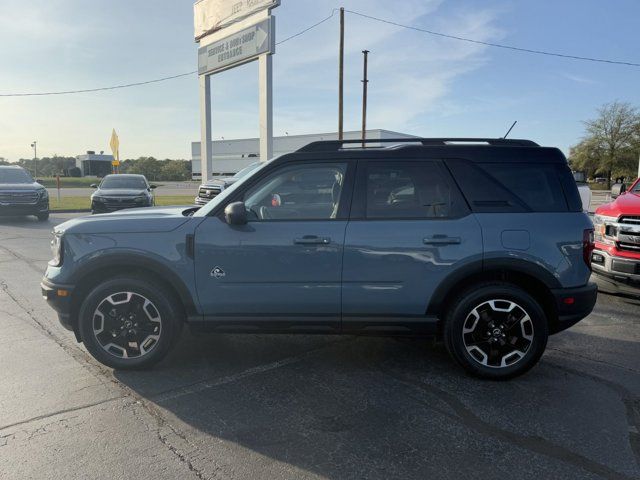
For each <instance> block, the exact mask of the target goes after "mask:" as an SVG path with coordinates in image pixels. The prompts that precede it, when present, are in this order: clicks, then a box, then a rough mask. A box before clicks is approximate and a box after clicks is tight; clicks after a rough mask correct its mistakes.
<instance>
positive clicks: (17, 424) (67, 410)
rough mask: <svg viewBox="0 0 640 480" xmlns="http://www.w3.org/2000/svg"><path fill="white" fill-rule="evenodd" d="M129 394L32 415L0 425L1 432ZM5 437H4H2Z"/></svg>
mask: <svg viewBox="0 0 640 480" xmlns="http://www.w3.org/2000/svg"><path fill="white" fill-rule="evenodd" d="M126 397H127V396H126V395H125V396H119V397H111V398H107V399H104V400H100V401H99V402H94V403H87V404H84V405H79V406H77V407H73V408H66V409H64V410H57V411H55V412H51V413H47V414H45V415H38V416H37V417H31V418H28V419H26V420H21V421H19V422H16V423H11V424H9V425H3V426H0V432H2V431H4V430H8V429H10V428H15V427H19V426H22V425H27V424H29V423H33V422H37V421H39V420H45V419H47V418H52V417H55V416H57V415H64V414H66V413H71V412H78V411H80V410H86V409H87V408H92V407H97V406H98V405H103V404H105V403H109V402H113V401H115V400H121V399H123V398H126ZM0 438H3V437H0Z"/></svg>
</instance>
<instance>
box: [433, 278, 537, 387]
mask: <svg viewBox="0 0 640 480" xmlns="http://www.w3.org/2000/svg"><path fill="white" fill-rule="evenodd" d="M548 336H549V332H548V325H547V318H546V315H545V313H544V311H543V310H542V308H541V306H540V305H539V304H538V302H537V301H536V300H535V299H534V298H533V297H532V296H531V295H529V294H528V293H526V292H525V291H524V290H522V289H520V288H518V287H516V286H514V285H511V284H508V283H485V284H481V285H479V286H478V287H475V288H472V289H469V290H466V291H465V292H463V293H462V294H461V295H460V296H459V297H458V298H457V299H456V300H455V301H454V303H453V305H452V306H451V308H450V309H449V311H448V312H447V315H446V319H445V325H444V339H445V344H446V347H447V350H448V351H449V353H450V354H451V356H452V357H453V358H454V359H455V360H456V361H457V362H458V363H459V364H460V365H461V366H462V367H464V368H465V369H466V370H467V371H468V372H470V373H471V374H473V375H476V376H478V377H483V378H491V379H496V380H500V379H508V378H512V377H515V376H518V375H522V374H523V373H525V372H527V371H528V370H529V369H531V368H532V367H533V366H534V365H535V364H536V363H537V362H538V360H540V357H541V356H542V354H543V352H544V350H545V348H546V345H547V339H548Z"/></svg>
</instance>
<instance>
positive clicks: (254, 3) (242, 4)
mask: <svg viewBox="0 0 640 480" xmlns="http://www.w3.org/2000/svg"><path fill="white" fill-rule="evenodd" d="M279 5H280V0H199V1H197V2H196V3H195V5H194V7H193V8H194V27H195V38H196V41H199V40H200V39H201V38H202V37H204V36H206V35H209V34H210V33H213V32H216V31H218V30H220V29H222V28H225V27H227V26H229V25H231V24H233V23H235V22H239V21H240V20H243V19H245V18H247V17H249V16H251V15H254V14H256V13H258V12H261V11H262V10H266V9H271V8H275V7H277V6H279Z"/></svg>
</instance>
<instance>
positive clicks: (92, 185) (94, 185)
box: [90, 183, 98, 188]
mask: <svg viewBox="0 0 640 480" xmlns="http://www.w3.org/2000/svg"><path fill="white" fill-rule="evenodd" d="M90 186H91V188H98V184H97V183H92V184H91V185H90Z"/></svg>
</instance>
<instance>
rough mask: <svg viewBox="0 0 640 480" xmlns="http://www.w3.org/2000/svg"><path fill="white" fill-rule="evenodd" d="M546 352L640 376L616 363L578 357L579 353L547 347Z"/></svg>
mask: <svg viewBox="0 0 640 480" xmlns="http://www.w3.org/2000/svg"><path fill="white" fill-rule="evenodd" d="M547 350H549V351H552V352H558V353H562V354H563V355H570V356H573V357H576V358H580V359H582V360H588V361H590V362H594V363H599V364H601V365H606V366H607V367H612V368H619V369H621V370H626V371H627V372H631V373H635V374H640V371H638V370H635V369H633V368H629V367H625V366H624V365H618V364H616V363H611V362H605V361H604V360H597V359H595V358H593V357H588V356H586V355H580V354H579V353H575V352H569V351H567V350H562V349H560V348H553V347H547Z"/></svg>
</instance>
